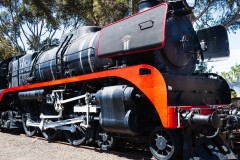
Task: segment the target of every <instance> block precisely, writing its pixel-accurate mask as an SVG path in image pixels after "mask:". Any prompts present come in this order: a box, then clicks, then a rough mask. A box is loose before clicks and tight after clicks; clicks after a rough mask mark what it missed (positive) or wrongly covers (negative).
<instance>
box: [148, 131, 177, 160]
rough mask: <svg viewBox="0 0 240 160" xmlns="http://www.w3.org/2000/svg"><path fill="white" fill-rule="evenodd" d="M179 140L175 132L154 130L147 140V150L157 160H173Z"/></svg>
mask: <svg viewBox="0 0 240 160" xmlns="http://www.w3.org/2000/svg"><path fill="white" fill-rule="evenodd" d="M179 145H180V144H179V138H178V137H177V135H176V131H175V133H174V131H171V130H169V129H164V128H163V127H157V128H155V129H154V130H153V131H152V133H151V135H150V140H149V149H150V151H151V153H152V154H153V156H154V157H155V158H157V159H161V160H166V159H173V158H174V157H175V156H176V155H177V154H178V151H179Z"/></svg>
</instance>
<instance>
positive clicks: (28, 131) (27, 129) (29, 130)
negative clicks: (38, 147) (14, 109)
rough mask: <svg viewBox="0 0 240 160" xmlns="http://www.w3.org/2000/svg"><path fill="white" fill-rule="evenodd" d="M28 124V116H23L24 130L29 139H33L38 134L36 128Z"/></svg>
mask: <svg viewBox="0 0 240 160" xmlns="http://www.w3.org/2000/svg"><path fill="white" fill-rule="evenodd" d="M26 122H27V115H26V114H23V115H22V124H23V130H24V132H25V134H26V135H27V136H28V137H32V136H33V135H34V134H35V133H36V128H35V127H31V126H27V125H26Z"/></svg>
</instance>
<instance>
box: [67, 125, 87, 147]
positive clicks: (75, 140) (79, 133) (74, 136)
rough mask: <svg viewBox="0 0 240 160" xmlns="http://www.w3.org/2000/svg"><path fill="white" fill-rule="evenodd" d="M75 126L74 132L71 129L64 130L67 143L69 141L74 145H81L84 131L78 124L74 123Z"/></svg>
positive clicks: (84, 136) (84, 139) (84, 135)
mask: <svg viewBox="0 0 240 160" xmlns="http://www.w3.org/2000/svg"><path fill="white" fill-rule="evenodd" d="M74 126H75V127H76V131H75V132H73V133H72V132H71V131H64V134H65V136H66V138H67V140H68V142H69V143H71V144H72V145H74V146H77V145H81V144H83V143H84V142H85V141H86V133H85V130H84V129H83V128H81V127H80V126H79V125H74Z"/></svg>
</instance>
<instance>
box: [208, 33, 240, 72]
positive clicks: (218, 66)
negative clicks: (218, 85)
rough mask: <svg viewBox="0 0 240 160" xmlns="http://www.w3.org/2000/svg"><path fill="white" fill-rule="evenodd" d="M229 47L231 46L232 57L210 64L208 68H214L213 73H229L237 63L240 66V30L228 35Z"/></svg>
mask: <svg viewBox="0 0 240 160" xmlns="http://www.w3.org/2000/svg"><path fill="white" fill-rule="evenodd" d="M228 39H229V45H230V57H229V58H228V59H227V60H224V61H218V62H209V63H208V67H211V66H213V67H214V68H213V70H212V71H213V72H215V73H216V72H218V73H220V72H223V71H225V72H226V71H229V70H230V68H231V66H234V65H235V64H236V63H238V64H240V29H239V30H238V31H237V32H236V34H234V33H228Z"/></svg>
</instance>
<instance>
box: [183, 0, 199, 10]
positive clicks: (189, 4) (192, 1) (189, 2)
mask: <svg viewBox="0 0 240 160" xmlns="http://www.w3.org/2000/svg"><path fill="white" fill-rule="evenodd" d="M183 3H184V5H185V7H186V8H187V9H190V10H191V9H193V8H194V7H195V5H196V0H183Z"/></svg>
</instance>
